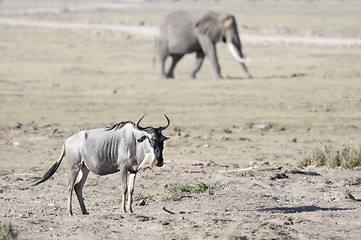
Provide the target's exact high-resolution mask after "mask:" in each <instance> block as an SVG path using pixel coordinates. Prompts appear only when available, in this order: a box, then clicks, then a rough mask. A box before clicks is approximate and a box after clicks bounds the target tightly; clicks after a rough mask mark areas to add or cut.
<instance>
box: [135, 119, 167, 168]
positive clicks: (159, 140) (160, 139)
mask: <svg viewBox="0 0 361 240" xmlns="http://www.w3.org/2000/svg"><path fill="white" fill-rule="evenodd" d="M164 116H165V118H166V119H167V126H165V127H158V128H154V127H150V126H149V127H141V126H140V125H139V123H140V122H141V121H142V120H143V118H144V116H143V117H142V118H141V119H139V121H138V123H137V128H138V129H139V130H141V131H145V132H147V133H148V134H149V135H150V137H149V136H147V135H144V136H143V137H141V138H140V139H138V142H142V141H144V140H145V139H148V140H149V143H150V146H151V147H152V148H153V151H154V157H155V161H156V166H157V167H161V166H163V148H164V141H166V140H168V139H169V138H167V137H165V136H164V135H163V134H162V131H163V130H165V129H166V128H167V127H168V126H169V124H170V121H169V118H168V117H167V115H165V114H164Z"/></svg>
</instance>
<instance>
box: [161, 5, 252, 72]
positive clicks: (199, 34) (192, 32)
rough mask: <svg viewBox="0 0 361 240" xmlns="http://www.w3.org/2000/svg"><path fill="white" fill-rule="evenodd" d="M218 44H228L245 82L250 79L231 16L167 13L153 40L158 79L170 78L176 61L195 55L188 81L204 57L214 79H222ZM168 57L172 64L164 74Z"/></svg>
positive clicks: (207, 13)
mask: <svg viewBox="0 0 361 240" xmlns="http://www.w3.org/2000/svg"><path fill="white" fill-rule="evenodd" d="M220 41H223V42H225V43H227V44H228V47H229V50H230V51H231V53H232V55H233V56H234V57H235V58H236V60H237V61H238V62H240V64H241V66H242V68H243V70H244V71H245V73H246V74H247V76H248V78H251V75H250V74H249V72H248V69H247V67H246V65H245V64H244V62H245V60H246V59H244V56H243V54H242V46H241V41H240V39H239V35H238V29H237V24H236V20H235V18H234V16H232V15H229V14H219V13H215V12H211V11H208V12H201V13H196V12H195V13H190V12H183V11H177V12H172V13H170V14H169V15H168V16H166V17H165V19H164V20H163V21H162V22H161V24H160V25H159V29H158V33H157V35H156V38H155V52H156V54H157V61H158V64H159V75H160V77H161V78H173V77H174V68H175V66H176V64H177V63H178V61H179V60H180V59H181V58H182V57H183V56H184V55H185V54H187V53H192V52H195V53H196V62H195V65H194V68H193V70H192V72H191V74H190V77H191V78H195V77H196V73H197V72H198V71H199V69H200V68H201V66H202V62H203V60H204V57H205V56H207V57H208V58H209V59H210V60H211V63H212V67H213V70H214V76H215V78H218V79H219V78H222V76H221V70H220V67H219V64H218V59H217V52H216V46H215V45H216V43H217V42H220ZM168 56H170V57H171V58H172V63H171V66H170V68H169V70H168V71H165V60H166V58H167V57H168Z"/></svg>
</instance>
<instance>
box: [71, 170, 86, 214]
mask: <svg viewBox="0 0 361 240" xmlns="http://www.w3.org/2000/svg"><path fill="white" fill-rule="evenodd" d="M88 174H89V169H88V168H87V167H85V166H84V165H83V166H82V168H81V170H80V171H79V174H78V177H77V183H76V184H75V186H74V189H75V193H76V196H77V198H78V202H79V205H80V208H81V212H82V213H83V215H85V214H89V213H88V212H87V210H86V208H85V204H84V199H83V186H84V183H85V181H86V178H87V177H88Z"/></svg>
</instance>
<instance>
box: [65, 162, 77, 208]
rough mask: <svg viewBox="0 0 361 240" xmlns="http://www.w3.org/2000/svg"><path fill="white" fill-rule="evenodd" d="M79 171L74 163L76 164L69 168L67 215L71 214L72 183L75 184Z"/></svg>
mask: <svg viewBox="0 0 361 240" xmlns="http://www.w3.org/2000/svg"><path fill="white" fill-rule="evenodd" d="M79 171H80V166H79V165H76V166H74V167H71V168H70V172H69V182H68V193H69V197H68V215H73V210H72V202H71V198H72V195H73V188H74V184H75V181H76V179H77V176H78V173H79Z"/></svg>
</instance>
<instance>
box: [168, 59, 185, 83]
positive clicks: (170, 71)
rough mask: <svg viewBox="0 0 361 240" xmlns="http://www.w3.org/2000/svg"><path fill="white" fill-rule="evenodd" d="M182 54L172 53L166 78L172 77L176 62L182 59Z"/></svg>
mask: <svg viewBox="0 0 361 240" xmlns="http://www.w3.org/2000/svg"><path fill="white" fill-rule="evenodd" d="M183 56H184V54H173V55H172V64H171V65H170V67H169V71H168V74H167V78H174V68H175V66H176V65H177V63H178V62H179V60H181V59H182V57H183Z"/></svg>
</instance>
